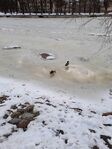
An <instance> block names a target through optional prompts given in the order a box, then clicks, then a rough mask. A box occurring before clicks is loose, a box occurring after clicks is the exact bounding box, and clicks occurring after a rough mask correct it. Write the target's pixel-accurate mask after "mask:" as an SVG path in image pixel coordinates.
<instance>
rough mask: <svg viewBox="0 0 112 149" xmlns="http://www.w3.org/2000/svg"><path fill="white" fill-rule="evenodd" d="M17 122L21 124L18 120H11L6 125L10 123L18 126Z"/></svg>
mask: <svg viewBox="0 0 112 149" xmlns="http://www.w3.org/2000/svg"><path fill="white" fill-rule="evenodd" d="M19 122H21V119H20V118H13V119H11V120H10V121H8V123H10V124H12V125H18V123H19Z"/></svg>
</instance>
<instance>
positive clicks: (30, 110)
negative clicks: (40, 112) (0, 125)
mask: <svg viewBox="0 0 112 149" xmlns="http://www.w3.org/2000/svg"><path fill="white" fill-rule="evenodd" d="M33 109H34V105H29V106H28V107H26V109H25V111H26V112H33Z"/></svg>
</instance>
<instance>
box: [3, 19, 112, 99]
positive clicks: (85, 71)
mask: <svg viewBox="0 0 112 149" xmlns="http://www.w3.org/2000/svg"><path fill="white" fill-rule="evenodd" d="M102 21H103V18H98V19H89V18H88V19H87V18H77V19H73V18H72V19H64V18H59V19H58V18H56V19H47V18H45V19H33V18H29V19H28V18H21V19H19V18H0V75H1V76H2V77H9V78H14V79H21V80H27V81H31V82H34V83H38V84H40V85H41V86H45V87H47V88H48V87H49V89H55V90H56V91H60V92H63V93H68V94H72V95H73V96H76V97H77V98H79V97H80V98H84V99H94V100H95V99H96V100H97V99H101V98H103V96H105V95H106V93H107V92H108V91H109V89H110V88H111V87H112V50H111V43H108V45H107V44H105V43H104V41H105V40H104V37H105V30H104V27H102V23H101V22H102ZM87 22H88V23H87ZM11 45H19V46H20V47H21V49H10V50H9V49H3V48H4V47H5V46H11ZM45 52H46V53H52V54H54V55H55V57H56V59H54V60H43V59H41V58H40V55H39V54H40V53H45ZM67 60H69V61H70V66H69V69H68V70H65V68H64V65H65V63H66V61H67ZM50 70H56V74H55V76H54V77H52V78H50V76H49V71H50Z"/></svg>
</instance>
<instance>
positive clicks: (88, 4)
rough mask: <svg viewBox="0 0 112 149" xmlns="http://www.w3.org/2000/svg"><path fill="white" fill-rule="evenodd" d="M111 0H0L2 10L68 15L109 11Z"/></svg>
mask: <svg viewBox="0 0 112 149" xmlns="http://www.w3.org/2000/svg"><path fill="white" fill-rule="evenodd" d="M111 3H112V2H111V0H104V1H103V0H102V1H100V0H0V12H3V13H5V14H6V13H22V14H24V13H29V14H31V13H35V14H39V13H41V14H45V13H48V14H53V13H54V14H56V15H61V14H64V15H67V14H68V13H70V14H71V15H74V14H76V13H79V14H80V13H89V14H91V13H101V12H104V13H107V11H108V8H109V6H110V5H111Z"/></svg>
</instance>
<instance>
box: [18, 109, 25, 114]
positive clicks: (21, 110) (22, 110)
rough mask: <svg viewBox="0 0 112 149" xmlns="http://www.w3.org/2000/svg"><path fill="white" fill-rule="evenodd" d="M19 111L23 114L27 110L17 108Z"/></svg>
mask: <svg viewBox="0 0 112 149" xmlns="http://www.w3.org/2000/svg"><path fill="white" fill-rule="evenodd" d="M17 112H20V113H21V114H23V113H24V112H25V109H17Z"/></svg>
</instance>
